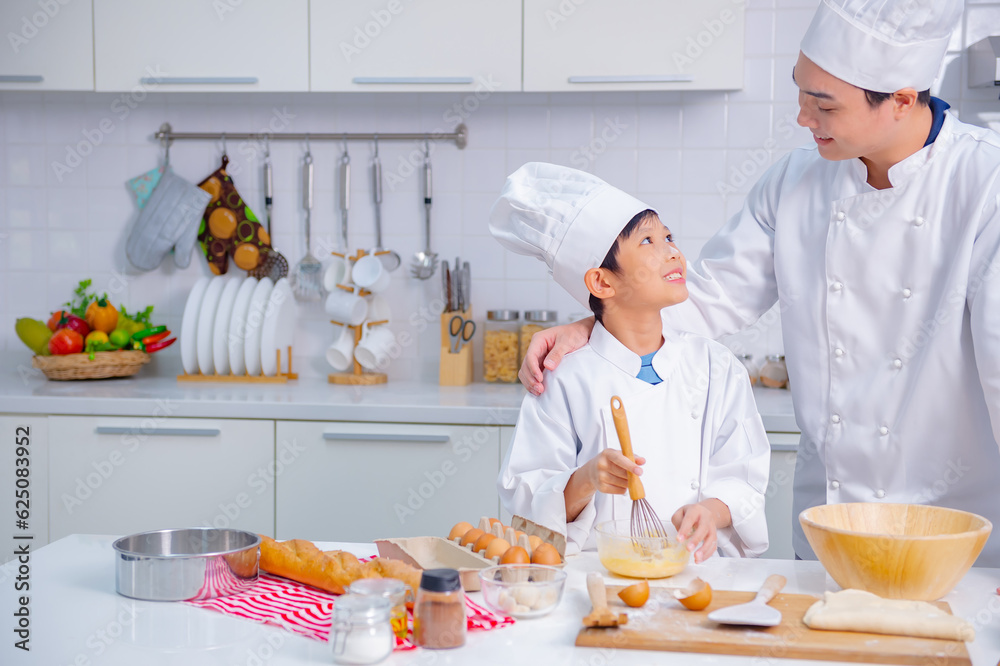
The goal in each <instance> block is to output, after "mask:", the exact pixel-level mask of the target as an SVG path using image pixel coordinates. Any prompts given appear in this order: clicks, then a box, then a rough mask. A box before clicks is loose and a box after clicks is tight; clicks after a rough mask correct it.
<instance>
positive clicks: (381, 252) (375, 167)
mask: <svg viewBox="0 0 1000 666" xmlns="http://www.w3.org/2000/svg"><path fill="white" fill-rule="evenodd" d="M372 180H373V183H372V191H373V193H374V194H375V249H374V250H372V254H374V255H376V256H378V258H379V261H381V262H382V265H383V266H385V269H386V270H387V271H394V270H396V269H397V268H399V265H400V264H401V263H402V260H401V259H400V258H399V255H398V254H397V253H396V252H395V251H393V250H386V249H384V248H383V247H382V160H381V159H380V158H379V156H378V135H377V134H376V135H375V155H374V156H373V157H372Z"/></svg>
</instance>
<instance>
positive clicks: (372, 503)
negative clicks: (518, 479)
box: [275, 421, 499, 541]
mask: <svg viewBox="0 0 1000 666" xmlns="http://www.w3.org/2000/svg"><path fill="white" fill-rule="evenodd" d="M276 435H277V449H278V451H279V455H278V462H277V463H276V464H277V473H276V477H277V480H276V491H277V492H276V495H275V504H276V507H277V528H276V532H277V538H278V539H292V538H297V539H310V540H323V541H372V540H373V539H378V538H382V537H405V536H427V535H440V536H445V535H447V534H448V530H450V529H451V527H452V525H454V524H455V523H457V522H459V521H463V520H465V521H468V522H470V523H475V522H478V520H479V518H480V517H481V516H492V515H495V513H496V511H497V492H496V486H495V484H494V481H495V479H496V475H497V471H498V465H499V428H498V427H497V426H455V425H416V424H406V423H392V424H388V423H354V422H351V423H343V422H329V423H323V422H312V421H278V422H277V430H276ZM283 448H285V449H288V450H289V451H294V456H292V455H291V454H290V455H289V459H288V461H287V462H285V461H282V460H281V455H280V452H281V451H282V449H283Z"/></svg>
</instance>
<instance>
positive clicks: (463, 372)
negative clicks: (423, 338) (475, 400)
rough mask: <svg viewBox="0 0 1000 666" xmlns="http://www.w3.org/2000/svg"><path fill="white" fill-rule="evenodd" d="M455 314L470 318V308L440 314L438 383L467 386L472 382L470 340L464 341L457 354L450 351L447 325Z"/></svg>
mask: <svg viewBox="0 0 1000 666" xmlns="http://www.w3.org/2000/svg"><path fill="white" fill-rule="evenodd" d="M455 316H459V317H462V319H472V308H468V309H466V310H463V311H461V312H459V311H458V310H455V311H452V312H445V313H442V315H441V362H440V364H439V365H438V384H440V385H441V386H468V385H469V384H471V383H472V358H473V353H472V340H469V341H468V342H466V343H465V345H464V346H463V347H462V348H461V349H460V350H459V352H458V353H457V354H452V353H451V331H450V330H449V327H450V325H451V318H452V317H455ZM459 333H461V331H459ZM473 338H475V335H473Z"/></svg>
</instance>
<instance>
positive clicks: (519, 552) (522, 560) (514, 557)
mask: <svg viewBox="0 0 1000 666" xmlns="http://www.w3.org/2000/svg"><path fill="white" fill-rule="evenodd" d="M530 563H531V558H530V557H528V551H526V550H525V549H524V548H521V547H520V546H511V547H510V548H508V549H507V552H505V553H504V554H503V557H501V558H500V564H530Z"/></svg>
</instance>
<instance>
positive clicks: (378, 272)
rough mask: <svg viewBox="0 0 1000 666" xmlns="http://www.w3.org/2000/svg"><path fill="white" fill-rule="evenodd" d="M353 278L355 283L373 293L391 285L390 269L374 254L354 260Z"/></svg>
mask: <svg viewBox="0 0 1000 666" xmlns="http://www.w3.org/2000/svg"><path fill="white" fill-rule="evenodd" d="M351 280H353V281H354V284H356V285H358V286H359V287H361V288H363V289H367V290H368V291H370V292H372V293H376V292H379V291H385V289H386V287H388V286H389V271H387V270H386V268H385V266H384V265H383V264H382V260H381V259H379V258H378V257H376V256H375V255H374V254H366V255H365V256H363V257H361V258H360V259H358V260H357V261H355V262H354V268H352V269H351Z"/></svg>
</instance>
